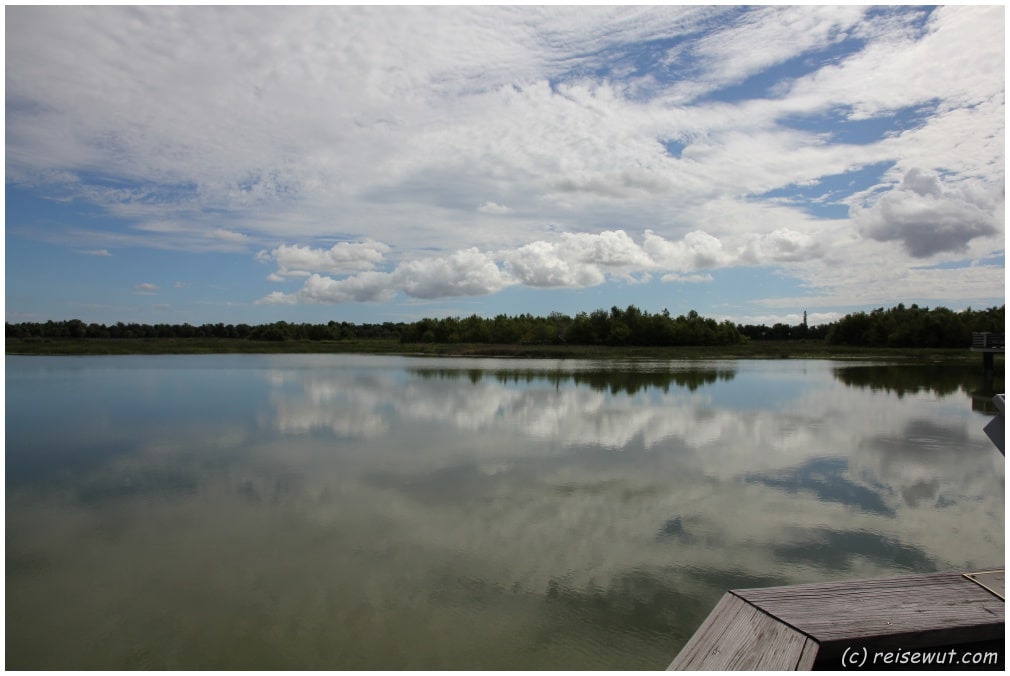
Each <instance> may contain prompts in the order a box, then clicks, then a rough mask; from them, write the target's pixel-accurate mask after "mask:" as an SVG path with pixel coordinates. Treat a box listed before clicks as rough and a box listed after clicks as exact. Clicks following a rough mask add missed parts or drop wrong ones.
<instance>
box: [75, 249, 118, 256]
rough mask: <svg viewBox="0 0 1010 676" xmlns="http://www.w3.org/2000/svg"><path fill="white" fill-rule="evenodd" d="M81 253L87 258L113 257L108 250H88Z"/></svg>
mask: <svg viewBox="0 0 1010 676" xmlns="http://www.w3.org/2000/svg"><path fill="white" fill-rule="evenodd" d="M80 253H82V254H84V255H86V256H111V255H112V254H110V253H109V250H108V249H86V250H84V251H81V252H80Z"/></svg>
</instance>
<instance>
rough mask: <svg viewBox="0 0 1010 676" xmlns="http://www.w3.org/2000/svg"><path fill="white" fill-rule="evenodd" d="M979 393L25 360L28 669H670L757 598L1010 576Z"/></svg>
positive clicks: (617, 371)
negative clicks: (985, 573)
mask: <svg viewBox="0 0 1010 676" xmlns="http://www.w3.org/2000/svg"><path fill="white" fill-rule="evenodd" d="M980 371H981V368H980V367H974V365H973V366H963V365H957V366H939V365H926V366H916V365H899V364H882V363H870V362H865V363H864V362H837V361H827V360H811V361H803V360H767V361H763V360H762V361H758V360H755V361H712V362H697V361H690V362H669V361H656V362H649V361H635V362H609V361H608V362H596V361H576V360H516V359H509V360H504V359H502V360H495V359H449V358H409V357H389V356H381V357H380V356H360V355H357V356H356V355H271V356H263V355H206V356H203V355H201V356H122V357H13V356H9V357H7V358H6V380H7V390H6V394H7V411H6V444H7V445H6V514H7V521H6V604H7V615H6V620H7V621H6V627H7V630H6V631H7V634H6V661H7V667H8V668H10V669H58V670H64V669H253V668H265V669H564V670H568V669H662V668H665V667H666V666H667V665H668V664H669V662H670V661H671V660H672V659H673V657H674V656H675V655H676V654H677V652H678V650H680V648H681V647H682V646H683V644H684V643H685V642H686V641H687V639H688V638H689V637H690V636H691V634H692V633H693V632H694V630H695V629H696V628H697V627H698V625H699V624H700V623H701V622H702V620H703V619H704V618H705V616H706V615H708V613H709V611H711V609H712V608H713V607H714V605H715V604H716V602H717V601H718V600H719V598H720V597H721V596H722V594H723V593H724V592H725V591H727V590H728V589H731V588H743V587H757V586H768V585H783V584H796V583H804V582H818V581H827V580H842V579H853V578H863V577H875V576H887V575H902V574H907V573H911V572H931V571H938V570H946V569H953V568H979V569H981V568H984V567H989V566H993V565H1002V564H1003V554H1004V460H1003V456H1001V455H1000V453H999V452H998V451H997V450H996V448H995V447H994V446H993V445H992V443H991V442H990V441H989V439H988V438H987V437H986V436H985V434H984V433H983V431H982V428H983V427H984V426H985V424H986V423H987V422H988V420H989V419H990V418H991V414H986V413H981V412H977V411H975V410H973V400H972V397H971V393H972V392H973V391H975V390H977V389H979V388H982V387H984V386H983V385H982V384H981V383H979V382H978V380H979V375H980V374H979V373H977V372H980ZM1001 378H1002V376H1001ZM998 385H999V387H1002V382H1000V383H999V384H998ZM1000 391H1002V390H1000ZM984 398H985V397H982V398H981V399H979V401H983V400H984ZM977 407H978V404H976V408H977Z"/></svg>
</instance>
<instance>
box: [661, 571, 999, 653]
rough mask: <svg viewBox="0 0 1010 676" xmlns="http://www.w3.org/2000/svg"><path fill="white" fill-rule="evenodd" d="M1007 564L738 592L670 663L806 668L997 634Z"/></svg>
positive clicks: (983, 639)
mask: <svg viewBox="0 0 1010 676" xmlns="http://www.w3.org/2000/svg"><path fill="white" fill-rule="evenodd" d="M1004 588H1005V583H1004V570H1003V569H1002V568H1000V569H995V570H988V571H981V572H976V573H961V572H949V573H932V574H926V575H907V576H901V577H892V578H881V579H873V580H852V581H842V582H827V583H818V584H803V585H794V586H789V587H769V588H763V589H738V590H733V591H731V592H729V593H727V594H726V595H725V596H723V599H722V600H721V601H720V602H719V605H718V606H716V609H715V610H714V611H713V612H712V614H711V615H710V616H709V617H708V619H706V620H705V622H704V623H703V624H702V626H701V627H700V628H699V629H698V631H697V632H696V633H695V635H694V636H692V637H691V639H690V640H689V641H688V643H687V644H686V645H685V646H684V649H683V650H682V651H681V653H680V654H679V655H678V656H677V658H676V659H674V661H673V662H672V663H671V664H670V667H669V668H670V669H674V670H687V669H692V670H707V669H808V668H811V667H812V666H818V665H822V666H823V665H832V664H836V663H837V664H840V662H838V660H839V659H840V658H841V656H842V655H843V653H844V652H845V651H846V650H851V649H854V648H863V647H867V648H870V647H872V648H900V649H904V650H916V649H934V648H939V647H944V646H960V645H968V644H982V643H986V642H993V641H995V642H999V643H1000V644H1002V642H1003V640H1004V626H1005V625H1004V608H1005V602H1004V600H1003V599H1004V594H1003V591H1004Z"/></svg>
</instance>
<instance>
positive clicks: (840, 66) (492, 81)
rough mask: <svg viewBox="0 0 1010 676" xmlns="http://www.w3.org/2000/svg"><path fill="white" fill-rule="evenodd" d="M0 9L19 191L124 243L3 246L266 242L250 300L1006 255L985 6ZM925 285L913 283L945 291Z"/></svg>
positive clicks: (997, 45) (991, 21)
mask: <svg viewBox="0 0 1010 676" xmlns="http://www.w3.org/2000/svg"><path fill="white" fill-rule="evenodd" d="M7 18H8V20H9V21H10V24H9V25H10V29H9V30H8V40H7V46H6V50H7V51H6V55H7V63H6V65H7V88H6V96H7V118H6V125H7V134H6V144H7V146H6V149H7V175H8V180H9V182H11V185H16V186H31V187H33V188H37V189H39V190H43V191H48V192H49V193H51V194H54V195H55V196H56V197H58V198H60V199H62V200H64V201H66V202H67V203H83V204H89V205H93V206H96V207H97V208H98V209H99V210H103V211H104V213H106V214H108V215H110V216H111V217H112V218H111V219H109V220H110V222H115V223H116V224H117V225H116V227H115V228H111V227H108V226H105V225H94V226H89V229H87V230H85V229H83V228H79V227H78V228H69V227H68V228H64V229H60V228H45V229H43V228H28V227H25V228H23V230H22V232H21V234H25V235H27V236H31V237H37V238H46V239H47V241H51V242H53V243H63V244H67V245H70V246H73V247H74V248H75V249H78V250H84V251H93V252H98V251H108V249H100V248H98V247H112V246H123V247H125V246H130V247H138V246H139V247H156V248H164V249H171V250H175V251H218V252H227V253H238V252H241V253H243V254H248V253H250V252H252V251H256V250H257V249H263V251H262V252H261V254H259V255H258V256H257V258H258V259H259V260H262V261H265V262H268V263H271V264H272V265H275V266H276V269H275V270H273V271H271V272H270V273H269V275H268V277H267V279H269V280H270V281H273V282H283V281H285V280H286V281H289V282H290V281H291V279H292V278H300V279H301V280H302V282H303V287H302V289H301V290H299V291H296V292H294V293H284V292H276V294H271V295H269V296H267V297H266V298H265V299H263V302H278V301H279V302H286V303H287V302H356V301H360V300H368V301H381V300H388V299H391V298H394V297H395V296H396V295H397V294H398V293H404V294H406V295H408V296H410V297H414V298H425V299H427V298H437V297H449V296H473V295H482V294H489V293H494V292H495V291H498V290H501V289H504V288H507V287H508V286H511V285H514V284H524V285H527V286H531V287H538V288H546V287H550V288H582V287H587V286H592V285H597V284H603V283H606V282H607V281H608V280H624V281H629V280H633V279H643V278H645V276H646V275H655V276H656V277H658V278H661V279H666V280H669V281H700V280H705V279H708V278H707V277H706V276H705V275H706V274H707V273H706V272H705V271H706V270H712V269H717V268H720V267H725V266H731V265H767V266H777V267H778V268H780V269H781V270H784V271H786V272H787V273H788V274H790V275H793V276H794V277H795V278H797V279H799V280H801V281H802V282H803V283H804V284H805V285H807V286H808V287H810V288H811V289H812V290H813V291H816V292H818V293H820V292H823V294H824V295H825V297H835V296H836V294H837V296H838V297H841V295H843V290H844V289H845V288H849V287H847V286H846V285H847V284H852V285H854V286H859V287H860V288H864V287H862V286H861V285H862V284H863V282H862V281H859V282H856V281H854V280H848V281H846V280H842V279H841V276H842V275H841V274H840V273H839V270H838V268H839V266H840V265H842V264H844V265H862V262H864V261H871V260H872V261H878V260H883V261H887V264H886V265H885V266H884V272H880V271H876V272H874V274H877V275H878V276H880V275H884V274H887V275H892V274H893V275H895V276H896V278H897V276H898V275H900V274H903V272H902V271H901V270H899V269H898V268H905V269H907V268H908V266H914V265H915V264H916V263H917V261H916V257H918V258H922V257H930V258H931V260H941V259H942V260H952V259H955V258H957V257H977V256H985V255H991V254H993V253H997V252H1000V251H1002V249H1003V244H1002V239H1001V234H1002V230H1003V228H1002V218H1003V199H1004V198H1003V194H1002V186H1003V185H1004V183H1005V179H1004V154H1005V141H1004V132H1003V128H1004V125H1005V121H1004V120H1005V111H1004V104H1003V98H1004V80H1005V78H1004V72H1003V71H1004V51H1005V47H1004V45H1005V36H1004V35H1003V33H1004V21H1003V10H1002V8H1000V7H940V8H907V7H897V8H895V7H888V8H864V7H850V6H840V7H779V6H773V7H758V8H740V7H578V8H557V7H522V8H517V7H444V8H431V7H428V8H386V7H367V8H350V7H307V8H293V7H133V8H120V7H12V8H10V10H9V11H8V13H7ZM333 35H340V36H342V38H341V44H340V45H339V48H337V47H334V43H333V37H332V36H333ZM755 76H758V77H755ZM761 78H766V81H765V79H761ZM737 85H743V86H740V87H737ZM741 96H742V97H746V98H737V97H741ZM664 144H668V145H664ZM873 166H890V167H891V169H890V170H889V171H887V172H886V173H885V175H884V176H882V177H879V178H877V177H873V178H871V179H869V183H870V184H867V183H866V180H867V179H865V178H861V179H860V180H861V181H863V182H862V183H860V184H859V185H855V186H853V187H851V188H832V189H831V191H832V192H831V198H830V202H831V204H832V205H833V206H836V207H837V206H845V205H851V206H852V214H851V216H852V217H851V218H849V219H846V218H844V214H838V213H833V214H832V218H827V217H825V216H824V215H823V212H822V211H819V210H818V207H821V206H823V202H824V201H825V200H826V198H824V199H821V198H820V197H817V198H811V197H808V196H806V195H808V194H809V191H807V192H804V194H803V196H800V197H795V198H794V197H789V198H786V197H784V196H783V195H784V194H785V193H791V192H793V189H795V188H797V187H798V186H807V187H809V186H814V185H817V184H818V183H819V182H827V180H828V179H829V178H830V177H837V176H839V175H843V174H846V173H847V172H852V173H853V174H857V173H858V170H860V169H863V168H867V167H873ZM916 169H918V170H920V171H922V172H923V173H924V174H930V173H936V174H938V175H940V176H942V179H941V183H940V188H941V194H940V195H939V196H937V195H935V194H933V193H931V192H929V191H928V190H927V191H926V192H925V193H922V192H921V191H920V192H917V191H916V190H915V189H913V186H912V183H911V182H909V183H907V184H905V185H904V187H902V186H898V187H896V188H895V187H894V186H895V185H897V184H898V183H899V182H901V181H902V178H903V177H907V176H908V174H909V172H910V171H912V170H916ZM95 177H101V179H100V180H96V178H95ZM920 187H921V186H920ZM825 190H826V191H827V190H828V188H825ZM796 192H803V191H796ZM825 194H827V192H826V193H825ZM92 222H93V223H97V222H98V221H92ZM122 224H125V225H122ZM559 233H560V234H559ZM861 234H862V235H863V236H860V235H861ZM334 241H338V244H335V245H334V244H333V242H334ZM278 243H282V244H279V245H278ZM432 251H441V252H455V253H445V254H443V255H436V256H434V257H432V254H431V252H432ZM94 255H104V254H97V253H96V254H94ZM839 261H842V262H843V263H840V262H839ZM365 273H369V274H365ZM867 274H869V273H867ZM941 278H942V276H937V277H930V278H928V279H924V280H922V281H923V282H924V284H925V289H926V290H928V293H932V294H934V296H935V297H942V296H946V295H947V294H948V293H949V291H948V289H947V287H944V288H941V287H940V286H937V284H938V283H939V280H940V279H941ZM881 280H883V278H882V277H881ZM880 283H883V281H881V282H880ZM854 286H853V287H852V288H854ZM267 299H270V300H269V301H268V300H267Z"/></svg>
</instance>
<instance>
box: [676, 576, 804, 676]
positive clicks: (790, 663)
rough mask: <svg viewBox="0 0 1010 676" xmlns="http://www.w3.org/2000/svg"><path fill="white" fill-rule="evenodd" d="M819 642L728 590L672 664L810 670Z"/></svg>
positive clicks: (703, 667) (697, 667) (699, 667)
mask: <svg viewBox="0 0 1010 676" xmlns="http://www.w3.org/2000/svg"><path fill="white" fill-rule="evenodd" d="M816 654H817V651H816V646H815V644H814V643H813V641H811V640H810V639H809V638H808V637H806V636H804V635H803V634H801V633H800V632H798V631H796V630H794V629H792V628H791V627H788V626H786V625H784V624H782V623H781V622H778V621H776V620H775V618H773V617H769V616H768V614H767V613H764V612H762V611H761V610H759V609H757V608H755V607H754V606H753V605H751V604H749V603H747V602H746V601H744V600H743V599H741V598H739V597H737V596H734V595H733V594H732V593H728V594H725V595H724V596H723V597H722V600H720V601H719V604H718V605H716V607H715V610H713V611H712V613H711V614H710V615H709V616H708V619H706V620H705V623H704V624H702V626H701V629H699V630H698V631H697V632H696V633H695V634H694V636H693V637H692V638H691V640H689V641H688V642H687V644H686V645H685V646H684V649H683V650H681V651H680V653H679V654H678V655H677V657H676V659H674V661H673V663H672V664H671V665H670V667H669V669H671V670H677V671H696V670H712V671H724V670H746V671H756V670H760V671H781V670H796V669H809V668H810V667H812V666H813V663H814V657H815V656H816Z"/></svg>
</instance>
